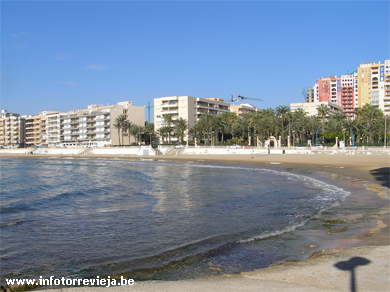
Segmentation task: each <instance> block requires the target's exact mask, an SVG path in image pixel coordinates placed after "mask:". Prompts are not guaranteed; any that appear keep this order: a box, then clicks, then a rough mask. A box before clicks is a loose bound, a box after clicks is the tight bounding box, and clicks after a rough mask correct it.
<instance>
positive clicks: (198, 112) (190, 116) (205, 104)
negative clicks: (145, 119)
mask: <svg viewBox="0 0 390 292" xmlns="http://www.w3.org/2000/svg"><path fill="white" fill-rule="evenodd" d="M229 106H230V104H228V103H225V102H224V100H223V99H221V98H200V97H192V96H168V97H160V98H155V99H154V130H155V131H157V130H159V129H160V128H161V127H162V126H165V125H166V123H165V121H164V116H166V115H167V114H170V115H171V117H172V120H173V123H175V122H176V121H177V120H178V119H179V118H183V119H185V120H187V122H188V128H191V127H192V126H193V125H195V123H196V122H197V121H199V118H200V117H201V116H202V115H203V114H205V113H209V114H211V115H218V114H221V113H223V112H229ZM171 141H178V138H177V137H173V138H172V140H171Z"/></svg>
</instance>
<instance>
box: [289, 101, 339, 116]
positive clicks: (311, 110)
mask: <svg viewBox="0 0 390 292" xmlns="http://www.w3.org/2000/svg"><path fill="white" fill-rule="evenodd" d="M321 104H324V105H326V106H327V107H328V108H329V115H333V114H335V113H337V112H340V113H342V112H343V111H344V110H343V108H342V107H341V106H339V105H337V104H335V103H332V102H329V101H322V102H309V103H306V102H299V103H291V104H290V109H291V111H292V112H295V111H296V110H298V109H300V108H301V109H303V110H304V111H305V112H307V113H308V114H309V115H310V116H317V115H318V110H317V109H318V108H319V107H320V106H321Z"/></svg>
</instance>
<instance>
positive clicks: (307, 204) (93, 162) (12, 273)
mask: <svg viewBox="0 0 390 292" xmlns="http://www.w3.org/2000/svg"><path fill="white" fill-rule="evenodd" d="M1 176H2V190H1V218H0V221H1V222H0V224H1V248H0V252H1V262H2V270H1V277H2V278H4V277H21V276H23V277H39V276H43V277H48V276H52V275H53V276H57V277H90V276H95V275H100V276H103V275H112V274H125V275H128V276H131V277H132V278H134V279H141V280H142V279H183V278H192V277H199V276H204V275H209V274H215V273H220V272H223V273H231V272H240V271H248V270H252V269H256V268H262V267H267V266H269V265H270V264H272V263H275V262H279V261H283V260H289V259H299V258H301V257H303V256H304V255H306V254H308V253H309V252H311V251H313V250H311V249H310V248H309V247H308V246H309V244H308V243H309V242H310V243H316V244H317V245H318V246H320V245H321V244H322V245H323V246H325V245H326V242H327V246H331V245H332V244H333V246H336V245H337V244H335V241H334V240H335V238H338V237H341V236H340V234H341V232H338V230H342V229H343V228H344V227H345V226H347V229H346V230H344V231H343V236H344V237H345V236H348V235H353V234H356V233H357V232H358V230H366V229H368V228H370V227H372V225H373V224H374V222H373V219H372V218H371V217H370V216H360V215H359V214H366V213H368V211H370V210H371V211H372V212H374V211H376V210H378V209H379V208H381V207H382V206H384V205H385V204H386V202H385V201H384V200H382V199H380V198H379V197H377V196H376V195H375V194H373V193H372V192H367V191H366V189H365V186H364V183H363V182H362V181H359V180H354V179H349V178H343V177H340V176H334V175H329V174H328V173H320V172H313V171H305V170H299V169H286V170H281V169H272V168H264V167H256V166H237V165H227V164H226V165H218V164H210V163H205V162H198V163H197V162H185V163H179V162H162V161H136V160H134V161H131V160H119V159H21V158H2V161H1ZM351 193H354V195H353V196H351ZM363 198H369V204H367V202H364V201H363ZM357 214H358V215H357ZM340 216H342V217H343V219H342V220H339V222H337V223H335V224H333V223H334V222H333V221H331V220H333V219H334V218H336V217H337V218H338V217H340ZM332 218H333V219H332ZM327 221H330V223H329V222H327ZM340 222H341V223H340ZM357 223H359V224H357ZM332 228H333V229H332ZM329 232H330V233H329ZM302 252H303V253H302Z"/></svg>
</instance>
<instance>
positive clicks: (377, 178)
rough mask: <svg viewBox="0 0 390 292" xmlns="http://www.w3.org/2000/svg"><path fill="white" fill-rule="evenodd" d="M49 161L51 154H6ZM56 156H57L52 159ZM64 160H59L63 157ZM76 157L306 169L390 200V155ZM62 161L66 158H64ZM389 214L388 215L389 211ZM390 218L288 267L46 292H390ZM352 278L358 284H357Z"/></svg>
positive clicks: (286, 263) (277, 266) (281, 264)
mask: <svg viewBox="0 0 390 292" xmlns="http://www.w3.org/2000/svg"><path fill="white" fill-rule="evenodd" d="M5 156H19V157H28V158H34V157H39V158H41V157H47V156H48V155H34V156H33V157H31V156H26V155H5V154H2V155H0V159H1V157H5ZM51 156H55V155H51ZM57 157H59V156H57ZM72 157H74V158H116V159H118V158H119V159H136V160H139V159H155V160H172V161H173V160H184V161H189V160H195V161H210V162H217V163H233V164H246V165H260V166H268V167H282V168H285V169H286V168H302V169H310V170H317V171H324V172H330V173H337V174H340V175H343V176H347V177H354V178H358V179H362V180H366V181H370V182H373V184H375V185H376V186H374V187H373V189H375V190H377V191H378V195H380V196H381V197H382V198H383V199H385V200H389V189H388V188H389V168H390V155H342V154H337V155H327V154H311V155H305V154H297V155H294V154H293V155H180V156H147V157H140V156H130V155H126V156H124V155H115V156H114V155H106V156H104V155H86V156H76V155H75V156H72ZM59 158H60V157H59ZM62 158H65V157H64V156H62ZM387 214H388V212H387ZM389 236H390V235H389V216H388V215H387V216H386V217H383V218H382V220H381V224H379V225H378V226H377V227H376V228H374V229H373V230H371V231H370V232H366V233H365V234H360V235H357V237H360V238H359V240H358V241H357V242H359V243H358V244H357V246H356V247H353V248H348V249H334V250H323V251H318V252H315V253H314V254H312V255H311V256H310V257H309V258H307V259H305V260H301V261H292V262H284V263H280V264H275V265H271V266H270V267H268V268H265V269H260V270H255V271H251V272H243V273H238V274H226V275H220V276H212V277H204V278H200V279H194V280H181V281H146V282H136V283H135V284H134V285H133V286H122V287H110V288H96V287H77V288H65V289H64V288H62V289H48V290H46V291H70V290H69V289H71V291H72V292H73V291H75V292H79V291H80V292H81V291H103V290H105V291H107V290H109V291H353V287H352V286H353V285H354V286H355V288H354V289H355V290H356V291H390V246H389V241H390V240H389ZM352 273H353V274H354V278H353V279H354V281H351V279H352V278H351V277H352Z"/></svg>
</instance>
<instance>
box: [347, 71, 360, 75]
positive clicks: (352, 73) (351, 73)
mask: <svg viewBox="0 0 390 292" xmlns="http://www.w3.org/2000/svg"><path fill="white" fill-rule="evenodd" d="M357 71H358V70H355V71H353V72H351V73H349V70H347V75H353V73H355V72H357Z"/></svg>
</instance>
